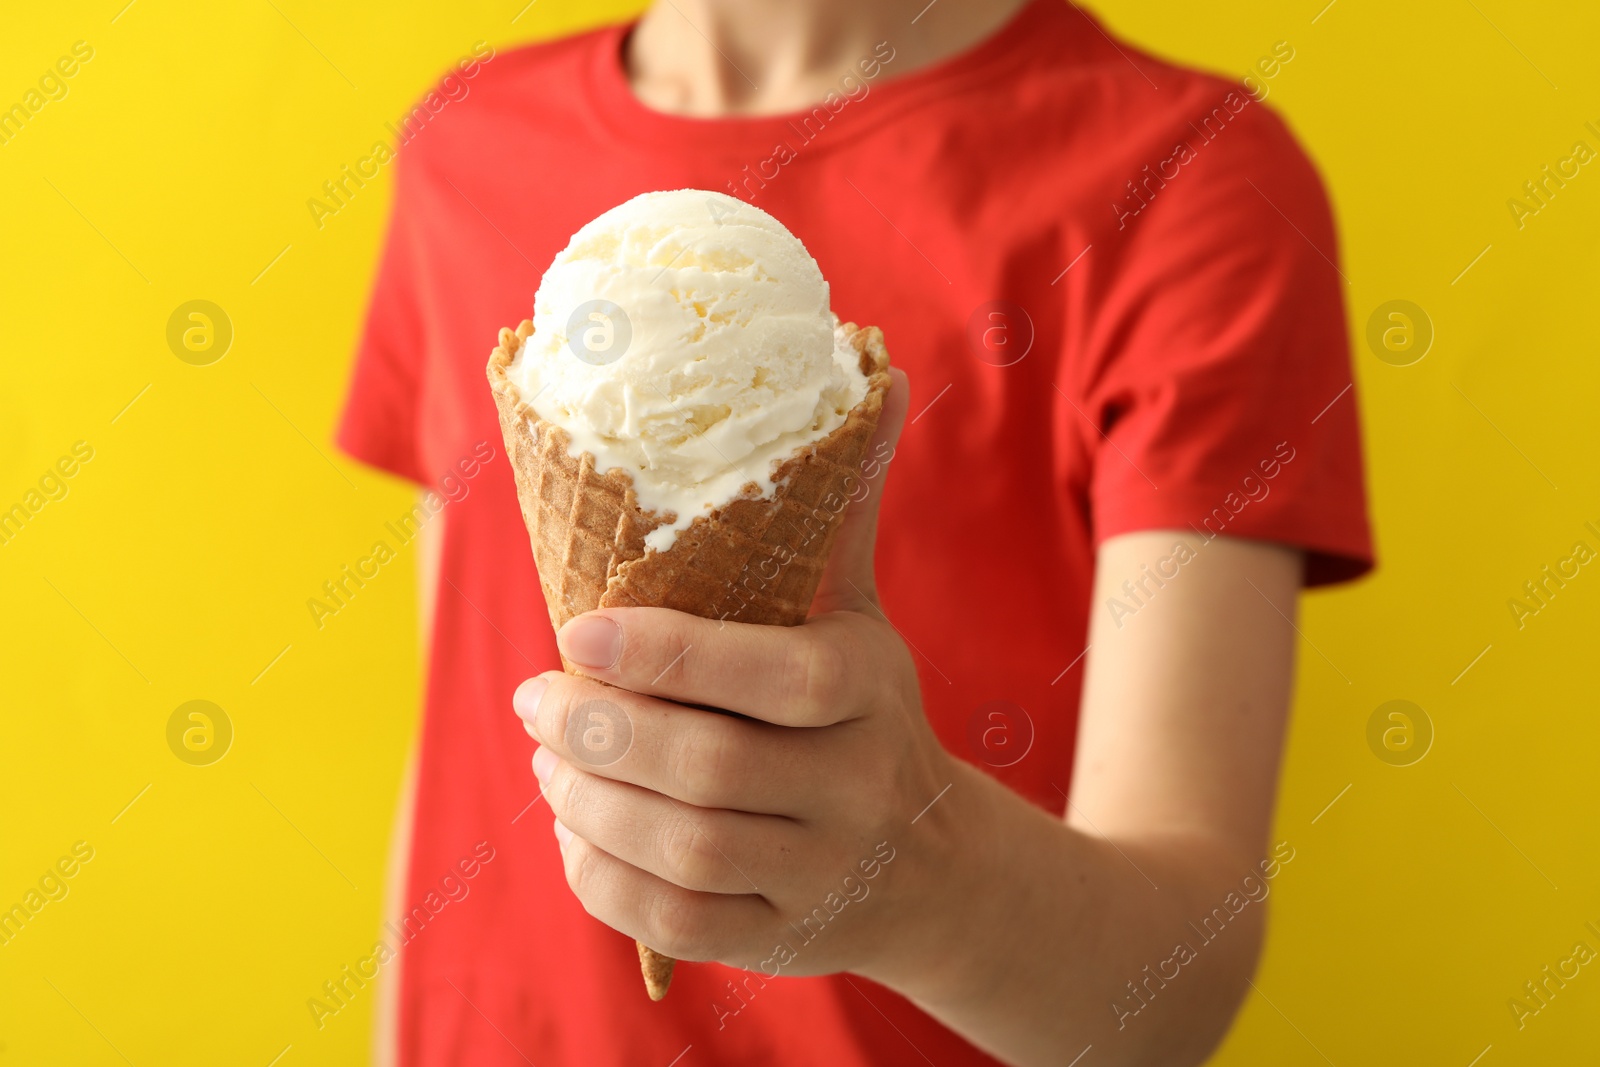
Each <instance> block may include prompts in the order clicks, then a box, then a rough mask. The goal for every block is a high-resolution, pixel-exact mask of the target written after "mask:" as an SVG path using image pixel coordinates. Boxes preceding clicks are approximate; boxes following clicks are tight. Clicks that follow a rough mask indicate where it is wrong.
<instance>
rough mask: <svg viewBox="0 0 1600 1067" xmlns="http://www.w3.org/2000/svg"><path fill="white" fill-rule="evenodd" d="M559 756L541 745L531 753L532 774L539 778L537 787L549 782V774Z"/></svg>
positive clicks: (541, 787)
mask: <svg viewBox="0 0 1600 1067" xmlns="http://www.w3.org/2000/svg"><path fill="white" fill-rule="evenodd" d="M558 758H559V757H557V756H556V754H555V753H554V752H551V751H550V750H549V749H548V748H545V747H544V746H543V745H540V746H539V751H537V752H535V753H534V754H533V776H534V777H535V778H537V779H539V788H540V789H543V788H544V787H545V786H546V785H548V784H549V783H550V774H551V772H552V771H554V770H555V769H556V760H557V759H558Z"/></svg>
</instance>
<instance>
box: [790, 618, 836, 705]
mask: <svg viewBox="0 0 1600 1067" xmlns="http://www.w3.org/2000/svg"><path fill="white" fill-rule="evenodd" d="M797 644H798V649H797V652H796V655H798V656H799V657H801V659H800V670H799V675H800V678H801V684H800V686H799V687H798V688H797V689H796V690H793V691H794V692H796V693H797V694H799V695H800V699H801V701H802V702H803V705H804V706H803V707H802V708H798V709H795V710H799V711H813V710H827V709H831V708H834V707H837V706H838V705H839V704H841V703H843V702H844V700H845V695H846V694H847V693H848V691H849V687H850V664H849V660H848V657H847V656H846V654H845V652H844V649H843V648H842V647H841V645H840V644H839V643H838V642H837V641H832V640H828V639H826V638H822V637H817V636H808V637H807V638H806V639H805V640H804V641H801V642H798V643H797Z"/></svg>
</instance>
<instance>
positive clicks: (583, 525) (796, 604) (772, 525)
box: [488, 320, 889, 1000]
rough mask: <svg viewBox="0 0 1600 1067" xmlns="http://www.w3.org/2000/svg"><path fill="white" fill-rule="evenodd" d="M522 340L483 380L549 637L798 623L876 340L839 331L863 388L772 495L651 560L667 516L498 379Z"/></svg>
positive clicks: (859, 487)
mask: <svg viewBox="0 0 1600 1067" xmlns="http://www.w3.org/2000/svg"><path fill="white" fill-rule="evenodd" d="M532 330H533V324H532V323H531V322H530V321H527V320H524V321H523V322H522V324H521V325H519V326H518V327H517V328H516V329H515V330H510V329H502V330H501V331H500V343H499V345H498V347H496V348H495V350H494V351H493V352H492V353H491V354H490V357H489V366H488V375H489V385H490V387H491V389H492V390H493V392H494V399H495V406H496V408H497V409H498V410H499V413H500V427H501V430H502V431H503V433H504V435H505V442H506V452H507V455H508V456H509V457H510V459H511V469H512V473H513V474H514V475H515V477H516V483H517V498H518V500H519V502H520V503H521V505H522V518H523V521H524V523H526V524H527V527H528V536H529V538H530V540H531V541H532V543H533V556H534V563H535V564H536V565H537V567H538V571H539V584H540V587H541V588H542V589H543V590H544V596H545V602H546V603H547V605H548V606H549V609H550V622H551V624H552V625H553V626H554V627H556V628H557V629H560V628H561V626H562V625H563V624H565V623H566V621H567V620H568V619H571V618H573V617H574V616H577V615H581V614H583V613H584V612H586V611H592V610H593V609H595V608H600V607H635V606H644V607H665V608H673V609H675V610H678V611H683V612H687V613H689V614H692V615H698V616H701V617H702V618H714V619H725V620H728V621H732V622H743V623H762V624H768V625H779V626H794V625H798V624H799V623H801V622H804V621H805V618H806V614H807V611H808V610H809V609H810V606H811V600H812V597H813V596H814V595H815V594H816V591H817V585H818V583H819V582H820V581H821V579H822V569H823V566H824V564H825V563H826V562H827V557H828V551H829V549H830V548H831V547H832V545H833V540H834V536H835V535H836V534H837V533H838V530H839V526H840V523H841V522H842V520H843V518H844V512H845V510H846V508H847V506H848V505H849V503H850V501H851V500H852V499H854V498H859V497H860V496H861V494H862V493H863V492H864V484H865V479H864V478H863V475H862V472H861V470H860V466H861V462H862V459H863V454H864V453H865V451H866V448H867V444H868V442H870V441H871V439H872V435H873V432H874V431H875V430H876V429H877V425H878V416H879V414H880V413H881V411H882V409H883V401H884V397H885V395H886V394H887V393H888V389H889V355H888V352H887V351H886V350H885V349H884V345H883V334H882V333H881V332H880V331H879V330H878V329H877V328H876V327H867V328H865V329H862V328H859V327H857V326H856V325H855V324H854V323H845V324H844V325H843V326H842V327H841V331H842V333H843V335H844V337H845V339H846V341H847V342H848V343H849V345H850V346H851V347H852V348H853V349H854V350H855V352H856V353H857V355H858V357H859V359H860V368H861V372H862V373H863V374H864V375H865V376H866V378H867V391H866V395H865V396H864V397H863V398H862V399H861V401H860V402H859V403H857V404H856V405H855V407H853V408H852V409H851V410H850V412H849V414H848V415H847V416H846V417H845V420H844V422H843V423H842V424H840V425H839V426H838V427H837V428H836V429H834V430H833V432H831V433H829V434H827V435H826V436H824V437H822V438H820V439H818V440H816V441H813V442H811V443H810V444H807V445H804V446H802V447H800V448H797V449H795V450H794V452H793V453H791V454H790V455H789V456H788V457H787V458H785V459H782V460H781V461H777V462H776V466H775V469H774V470H773V472H772V481H773V483H774V484H775V486H776V488H775V490H774V491H773V492H772V493H770V494H769V495H767V496H762V495H761V494H760V491H759V489H758V487H757V484H756V482H755V480H753V479H752V481H751V482H750V483H749V484H748V485H747V486H746V487H745V490H744V492H743V493H742V494H741V495H740V496H737V497H735V498H734V499H733V500H731V501H729V502H728V503H727V504H725V505H723V506H722V507H720V508H718V509H716V510H715V511H712V512H711V513H709V514H707V515H702V516H700V517H698V518H696V519H695V520H694V521H693V522H692V523H690V524H689V526H688V527H687V528H685V529H683V530H681V531H679V533H678V535H677V537H676V539H675V540H674V541H673V543H672V546H671V547H670V548H668V549H667V550H665V551H661V552H658V551H655V550H647V548H646V545H645V536H646V535H647V534H649V533H650V532H651V531H652V530H654V529H656V528H657V527H658V526H661V525H663V524H664V523H665V522H667V521H669V518H668V516H664V515H659V514H657V513H655V512H650V511H645V510H643V509H641V508H640V506H639V504H638V500H637V498H636V496H635V494H634V491H633V479H632V477H631V476H630V475H629V474H628V472H627V471H625V470H623V469H621V468H615V469H612V470H609V471H606V472H605V473H604V474H602V473H599V472H597V471H596V470H595V459H594V457H593V456H592V455H590V454H589V453H588V452H581V453H579V454H578V455H577V456H573V455H570V454H569V450H570V448H571V445H572V438H571V437H570V436H569V435H568V434H567V432H566V431H565V430H563V429H562V428H561V427H559V426H556V425H554V424H552V423H550V422H547V421H546V420H544V419H542V418H540V417H539V416H538V414H537V413H535V412H534V410H533V408H532V407H531V406H530V405H529V404H528V403H527V402H525V401H524V399H523V398H522V397H521V396H519V395H518V390H517V387H516V385H515V384H514V383H513V382H512V381H511V380H510V379H509V378H508V377H507V374H506V371H507V368H508V367H510V365H511V362H512V360H513V359H515V358H516V355H517V353H518V351H519V350H520V349H521V347H522V345H523V344H524V343H525V342H526V341H527V339H528V337H529V335H530V334H531V333H532ZM751 473H756V472H751ZM762 473H764V472H762ZM567 669H568V670H569V671H571V666H570V664H569V665H567ZM638 947H639V963H640V967H641V969H642V970H643V972H644V978H645V985H646V988H647V989H648V991H649V994H650V998H651V999H652V1000H660V999H661V998H662V997H664V996H665V995H666V992H667V986H668V985H669V984H670V982H671V981H672V964H673V961H672V959H671V958H670V957H667V956H663V955H661V954H660V953H657V952H655V951H654V950H652V949H651V948H649V947H648V946H646V945H645V944H643V943H642V942H641V943H639V946H638Z"/></svg>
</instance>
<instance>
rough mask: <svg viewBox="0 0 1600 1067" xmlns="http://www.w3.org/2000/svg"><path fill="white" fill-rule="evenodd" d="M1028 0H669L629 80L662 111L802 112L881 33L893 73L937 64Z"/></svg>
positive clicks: (633, 49)
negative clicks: (891, 51)
mask: <svg viewBox="0 0 1600 1067" xmlns="http://www.w3.org/2000/svg"><path fill="white" fill-rule="evenodd" d="M1025 2H1026V0H984V2H978V0H935V2H934V3H933V4H931V5H930V4H928V3H927V0H802V2H799V3H795V2H793V0H666V2H665V3H662V2H659V0H658V2H656V3H653V4H652V5H651V6H650V8H649V10H647V11H646V12H645V13H644V15H643V17H641V18H640V20H639V24H638V26H637V27H636V28H635V29H634V31H633V34H632V36H631V37H630V38H629V42H628V51H627V56H626V62H627V68H628V80H629V81H630V82H631V83H632V85H633V90H634V93H635V94H636V95H637V96H638V97H639V99H640V100H641V101H643V102H644V103H645V104H646V105H647V106H649V107H652V108H654V109H656V110H657V111H666V112H671V113H675V114H681V115H694V116H701V117H717V116H727V115H771V114H782V113H783V112H787V111H798V110H800V109H802V108H805V107H807V106H809V105H811V104H814V103H816V102H817V101H818V100H820V99H822V97H823V96H824V95H826V93H827V92H828V91H829V90H830V89H834V88H836V87H837V86H838V83H839V79H840V78H841V77H842V76H844V75H846V74H850V73H853V72H854V71H855V70H856V67H857V64H858V63H859V62H860V61H861V60H862V59H865V58H868V57H870V56H871V55H872V54H873V50H874V49H875V48H877V47H878V45H879V44H880V43H882V42H886V43H887V44H888V45H889V47H891V48H893V49H894V55H895V63H894V67H893V69H892V71H887V70H886V71H885V75H886V76H899V75H904V74H906V73H909V72H910V71H912V70H915V69H916V68H918V67H924V66H928V65H930V64H932V63H937V62H939V61H940V60H942V59H946V58H949V57H950V56H953V55H956V54H957V53H959V52H962V51H965V50H966V49H968V48H970V47H972V46H973V45H975V44H977V43H978V42H979V41H981V40H983V39H984V38H985V37H988V36H989V35H990V34H992V33H994V32H995V31H996V30H998V29H999V28H1000V27H1001V26H1003V25H1005V23H1006V22H1007V21H1008V20H1009V19H1010V18H1011V17H1012V15H1014V14H1015V13H1016V12H1017V10H1018V9H1019V8H1020V7H1022V5H1023V3H1025Z"/></svg>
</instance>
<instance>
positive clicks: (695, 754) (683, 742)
mask: <svg viewBox="0 0 1600 1067" xmlns="http://www.w3.org/2000/svg"><path fill="white" fill-rule="evenodd" d="M512 703H513V706H514V707H515V708H516V709H517V714H518V715H520V716H522V718H523V720H524V722H525V723H527V724H528V732H529V733H530V734H532V735H533V737H534V739H535V740H537V741H538V742H539V743H540V744H541V745H544V746H546V747H548V748H549V749H551V750H552V751H553V752H555V754H556V755H558V756H560V757H561V758H562V759H565V760H567V761H569V762H571V763H572V764H573V765H575V766H577V767H579V768H581V769H583V770H586V771H588V772H590V773H591V774H597V775H600V776H602V777H605V778H610V779H612V780H613V781H619V782H627V783H629V784H631V785H636V786H640V787H641V788H644V789H648V790H651V791H652V792H656V793H661V794H664V795H666V796H668V797H671V798H673V799H674V800H677V801H680V802H682V803H685V804H690V805H693V806H694V807H697V808H725V809H728V810H732V811H744V812H749V813H752V814H758V815H783V816H800V815H802V814H810V813H812V812H814V811H815V810H816V808H817V804H816V797H815V794H816V787H815V782H816V780H817V776H818V775H819V774H820V773H821V772H822V770H823V768H824V767H825V766H826V765H827V763H828V762H830V761H831V762H835V763H837V761H838V759H837V758H836V757H834V756H832V755H831V752H832V750H833V749H835V748H836V747H837V746H838V743H839V741H838V739H835V738H830V737H824V736H823V735H822V734H821V733H820V732H818V731H803V730H790V729H786V728H784V727H780V726H773V725H771V724H770V723H764V722H759V721H756V720H752V719H742V718H739V717H737V716H732V715H723V714H721V713H719V712H715V711H702V710H700V709H698V708H686V707H683V706H682V705H679V704H673V703H669V702H668V701H664V700H658V699H656V698H654V697H649V696H641V695H639V694H637V693H631V692H629V691H627V690H625V689H618V688H616V687H614V686H608V685H604V684H602V683H600V682H596V681H592V680H590V679H586V678H578V677H574V676H572V675H566V674H560V673H556V672H551V673H549V674H545V675H541V676H539V677H538V678H530V679H529V680H528V681H526V682H524V683H523V684H522V686H520V687H519V688H518V690H517V693H516V695H515V696H514V697H513V698H512Z"/></svg>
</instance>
